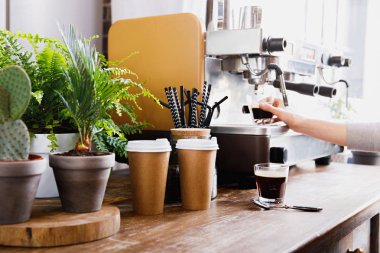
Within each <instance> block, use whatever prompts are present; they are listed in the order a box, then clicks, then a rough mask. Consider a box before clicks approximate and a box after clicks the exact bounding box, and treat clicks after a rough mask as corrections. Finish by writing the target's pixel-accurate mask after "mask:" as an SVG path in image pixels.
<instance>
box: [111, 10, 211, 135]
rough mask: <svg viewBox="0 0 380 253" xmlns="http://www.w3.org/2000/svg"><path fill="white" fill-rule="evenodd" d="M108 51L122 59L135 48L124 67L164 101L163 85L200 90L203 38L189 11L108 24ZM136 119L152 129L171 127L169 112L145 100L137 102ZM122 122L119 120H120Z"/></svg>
mask: <svg viewBox="0 0 380 253" xmlns="http://www.w3.org/2000/svg"><path fill="white" fill-rule="evenodd" d="M108 36H109V39H108V54H109V59H110V60H111V61H117V60H121V59H123V58H125V57H127V56H128V55H129V54H131V53H132V52H134V51H138V52H139V53H138V54H137V55H134V56H132V57H131V58H130V59H128V60H127V62H126V63H125V67H127V68H129V69H131V70H132V71H133V72H135V73H137V75H138V76H139V79H138V80H137V81H139V82H143V83H145V84H144V86H145V87H147V88H148V89H149V90H150V91H151V92H152V93H153V94H154V95H155V96H156V97H158V98H159V99H160V100H162V101H165V102H167V101H166V97H165V92H164V87H168V86H173V87H177V89H178V90H179V86H180V85H184V87H185V88H186V89H190V90H191V89H192V88H197V89H198V90H199V91H201V89H202V84H203V81H204V38H203V34H202V30H201V26H200V23H199V20H198V18H197V17H196V16H194V15H192V14H189V13H182V14H174V15H165V16H156V17H147V18H138V19H124V20H120V21H117V22H116V23H114V24H113V25H112V26H111V29H110V31H109V34H108ZM139 103H140V105H141V106H142V108H143V110H142V111H139V112H138V117H139V120H146V121H148V122H149V123H151V124H153V126H154V127H153V128H150V129H154V130H168V129H170V128H173V127H174V125H173V122H172V120H171V116H170V111H169V110H168V109H167V108H161V107H160V106H158V105H157V104H155V103H154V102H152V101H150V100H148V99H142V100H140V101H139ZM119 123H121V122H119Z"/></svg>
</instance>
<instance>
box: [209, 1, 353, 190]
mask: <svg viewBox="0 0 380 253" xmlns="http://www.w3.org/2000/svg"><path fill="white" fill-rule="evenodd" d="M231 3H232V1H230V0H224V1H216V0H215V1H213V0H209V1H208V8H207V10H208V11H207V21H206V27H207V32H206V42H205V43H206V46H205V55H206V57H205V80H206V81H207V82H209V83H211V84H212V97H211V98H210V100H211V101H212V100H213V99H214V98H215V99H216V98H219V97H221V96H225V95H226V96H228V100H227V101H226V102H225V103H224V104H223V106H222V107H221V108H220V110H219V111H218V113H217V114H216V115H215V116H214V119H213V121H212V122H213V123H212V125H211V133H212V135H213V136H216V137H217V139H218V144H219V147H220V150H219V151H218V155H217V164H216V166H217V170H218V181H219V182H221V183H230V182H234V183H235V182H236V183H239V184H240V185H241V186H243V187H248V188H251V187H255V184H254V173H253V166H254V164H257V163H266V162H275V163H286V164H289V165H294V164H296V163H299V162H302V161H305V160H315V162H316V163H317V164H328V163H329V162H330V159H329V158H330V156H331V155H332V154H335V153H338V152H341V151H342V150H343V148H342V147H341V146H338V145H335V144H332V143H328V142H325V141H321V140H318V139H315V138H312V137H310V136H305V135H302V134H298V133H295V132H293V131H291V130H289V129H288V127H287V126H286V125H284V124H281V123H265V122H264V123H265V124H257V120H256V119H255V115H254V113H253V109H254V108H255V107H257V105H258V102H260V100H261V99H263V98H265V97H267V96H269V97H271V96H273V94H274V95H278V97H280V98H282V101H283V103H284V106H285V107H289V108H290V107H291V105H292V101H291V99H289V98H288V94H289V93H291V92H293V93H294V92H296V93H299V94H302V95H306V96H317V95H321V96H325V97H333V96H335V95H336V92H337V91H336V89H335V88H334V87H333V86H329V85H321V84H320V83H321V81H320V80H321V79H322V78H323V77H321V76H320V74H321V73H322V71H323V70H324V69H329V68H330V69H332V68H336V67H348V66H349V65H350V60H349V59H348V58H344V57H342V56H341V55H335V54H331V53H330V51H329V50H327V49H324V48H323V47H321V46H319V45H312V44H310V43H306V42H303V41H297V42H289V41H287V40H286V39H285V38H272V37H264V36H263V29H262V28H261V17H262V15H263V13H262V10H261V8H260V7H258V6H245V7H243V8H240V11H239V14H236V13H237V12H235V13H233V12H232V10H231ZM234 17H235V18H236V17H238V18H237V20H234V19H233V18H234ZM299 80H302V82H300V81H299ZM304 80H308V82H305V81H304Z"/></svg>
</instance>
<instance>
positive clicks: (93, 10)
mask: <svg viewBox="0 0 380 253" xmlns="http://www.w3.org/2000/svg"><path fill="white" fill-rule="evenodd" d="M0 1H4V0H0ZM10 2H11V3H10V18H11V19H10V30H11V31H13V32H17V31H23V32H29V33H38V34H40V35H42V36H48V37H56V38H60V37H61V36H60V33H59V31H58V28H57V22H59V23H60V24H65V25H67V24H73V25H74V26H75V27H76V28H77V29H78V30H79V31H80V32H82V33H83V34H84V35H85V36H86V37H90V36H93V35H96V34H98V35H101V34H102V33H103V32H102V29H103V28H102V19H103V17H102V13H103V12H102V6H103V1H102V0H11V1H10ZM97 47H98V49H101V40H100V39H98V40H97Z"/></svg>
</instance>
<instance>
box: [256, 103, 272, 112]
mask: <svg viewBox="0 0 380 253" xmlns="http://www.w3.org/2000/svg"><path fill="white" fill-rule="evenodd" d="M259 107H260V109H262V110H264V111H268V112H271V113H274V112H275V111H276V108H275V107H273V106H272V105H270V104H268V103H261V104H259Z"/></svg>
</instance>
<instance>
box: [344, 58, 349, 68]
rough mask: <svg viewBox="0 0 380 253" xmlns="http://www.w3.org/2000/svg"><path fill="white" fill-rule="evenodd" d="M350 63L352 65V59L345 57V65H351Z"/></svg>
mask: <svg viewBox="0 0 380 253" xmlns="http://www.w3.org/2000/svg"><path fill="white" fill-rule="evenodd" d="M350 65H351V59H350V58H345V59H344V64H343V67H349V66H350Z"/></svg>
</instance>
